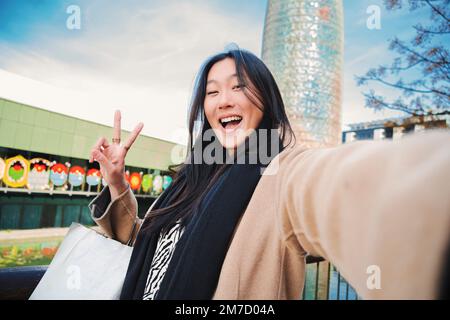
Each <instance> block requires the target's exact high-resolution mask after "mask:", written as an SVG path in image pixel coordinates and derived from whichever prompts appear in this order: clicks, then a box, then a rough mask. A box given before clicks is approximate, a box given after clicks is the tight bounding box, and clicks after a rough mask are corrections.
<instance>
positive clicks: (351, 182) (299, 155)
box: [279, 130, 450, 299]
mask: <svg viewBox="0 0 450 320" xmlns="http://www.w3.org/2000/svg"><path fill="white" fill-rule="evenodd" d="M286 161H287V163H286V166H285V167H284V166H280V170H281V172H280V173H281V177H282V179H281V183H280V186H279V188H280V193H279V197H280V198H279V205H280V212H281V215H282V219H283V224H284V226H285V228H284V229H285V232H291V233H292V234H294V235H295V237H296V238H297V240H298V242H299V243H300V245H301V247H302V248H304V249H305V250H306V251H307V252H309V253H310V254H312V255H316V256H322V257H324V258H325V259H327V260H329V261H330V262H331V263H332V264H333V265H334V266H335V267H336V268H337V269H338V270H339V271H340V272H341V274H342V275H343V277H344V278H345V279H346V280H347V281H348V282H349V284H350V285H351V286H352V287H353V288H355V290H356V291H357V292H358V294H359V295H360V296H361V297H363V298H367V299H405V298H406V299H432V298H436V297H437V296H436V295H437V290H438V287H439V286H440V283H439V281H440V276H441V273H442V265H443V261H444V252H445V250H446V247H447V246H448V244H449V231H450V133H449V132H448V131H440V130H436V131H431V132H425V133H417V134H414V135H411V136H406V137H405V138H403V139H402V140H397V141H388V140H383V141H360V142H353V143H349V144H346V145H342V146H338V147H335V148H323V149H309V150H306V151H304V150H300V148H299V151H298V152H291V153H290V154H289V155H288V157H287V159H286ZM286 230H288V231H286Z"/></svg>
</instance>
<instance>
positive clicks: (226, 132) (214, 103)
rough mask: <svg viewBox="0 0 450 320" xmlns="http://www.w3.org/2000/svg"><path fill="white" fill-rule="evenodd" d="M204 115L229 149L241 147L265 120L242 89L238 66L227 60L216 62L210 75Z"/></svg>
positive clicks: (221, 141)
mask: <svg viewBox="0 0 450 320" xmlns="http://www.w3.org/2000/svg"><path fill="white" fill-rule="evenodd" d="M204 107H205V115H206V118H207V120H208V122H209V124H210V125H211V128H212V129H213V130H214V132H215V134H216V135H217V137H218V138H219V141H220V143H221V144H222V145H223V146H224V148H226V149H230V150H234V149H235V148H236V147H237V146H239V145H240V144H241V143H242V142H243V141H244V140H245V138H246V136H248V135H249V134H250V133H251V132H252V131H253V130H254V129H256V128H257V127H258V125H259V123H260V122H261V120H262V118H263V112H262V111H261V110H260V108H258V107H257V106H256V105H255V104H253V103H252V102H251V101H250V99H248V98H247V96H246V95H245V93H244V88H241V87H240V86H239V81H238V77H237V74H236V64H235V62H234V60H233V59H231V58H226V59H224V60H221V61H219V62H217V63H215V64H214V65H213V66H212V67H211V69H210V70H209V73H208V78H207V85H206V96H205V102H204Z"/></svg>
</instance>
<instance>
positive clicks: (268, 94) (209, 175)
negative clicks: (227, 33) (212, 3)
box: [142, 48, 295, 231]
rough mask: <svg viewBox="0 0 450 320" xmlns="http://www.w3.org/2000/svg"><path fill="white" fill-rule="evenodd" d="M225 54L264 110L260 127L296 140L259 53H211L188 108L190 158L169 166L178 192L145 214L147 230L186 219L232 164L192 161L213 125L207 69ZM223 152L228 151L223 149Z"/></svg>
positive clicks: (286, 142) (250, 96)
mask: <svg viewBox="0 0 450 320" xmlns="http://www.w3.org/2000/svg"><path fill="white" fill-rule="evenodd" d="M226 58H231V59H233V60H234V62H235V64H236V74H237V77H238V81H239V84H240V85H241V86H242V88H243V90H244V93H245V95H246V96H247V98H248V99H249V100H250V101H251V102H252V103H253V104H254V105H255V106H257V107H258V108H260V109H261V110H262V111H263V119H262V121H261V124H260V126H259V128H261V127H264V128H265V129H278V132H279V139H280V143H281V144H282V146H284V147H286V146H288V145H289V144H291V142H292V140H293V139H294V140H295V135H294V133H293V131H292V128H291V126H290V124H289V120H288V118H287V115H286V112H285V108H284V103H283V99H282V97H281V94H280V91H279V89H278V86H277V84H276V82H275V79H274V78H273V76H272V74H271V73H270V71H269V69H268V68H267V67H266V65H265V64H264V63H263V62H262V61H261V60H260V59H259V58H258V57H256V56H255V55H254V54H253V53H251V52H249V51H246V50H242V49H239V48H233V49H230V50H227V51H225V52H222V53H219V54H216V55H214V56H212V57H210V58H209V59H207V60H206V61H205V62H204V64H203V65H202V67H201V68H200V71H199V73H198V75H197V77H196V80H195V85H194V91H193V96H192V99H191V104H190V110H189V141H188V148H187V151H188V155H187V159H186V161H185V162H184V163H182V164H179V165H175V166H171V167H170V170H171V171H172V172H173V174H174V179H173V182H172V185H171V186H170V187H169V188H174V189H175V190H174V191H176V192H175V193H176V194H177V196H176V197H174V198H173V199H171V201H170V204H169V205H168V206H165V207H163V208H159V209H156V210H152V211H151V212H150V214H148V215H147V216H146V219H145V223H144V225H143V227H142V229H143V230H145V231H154V230H160V229H161V228H162V229H161V230H168V229H169V228H170V227H171V226H173V224H174V223H176V222H177V221H182V222H185V221H186V220H187V219H188V218H189V217H190V216H191V214H192V212H193V211H194V208H196V206H198V205H199V203H200V202H201V200H202V199H203V197H204V196H205V194H206V192H207V191H208V190H209V189H210V187H211V186H212V185H214V183H215V182H216V181H217V179H218V178H219V177H220V175H221V174H222V173H223V172H224V171H225V170H226V168H227V167H228V166H229V165H230V164H228V163H213V164H206V163H203V162H201V163H195V162H194V161H193V157H194V154H195V152H196V151H203V150H204V148H205V147H206V145H204V144H203V143H201V142H202V141H201V138H202V136H203V134H204V133H205V132H206V130H209V129H211V125H210V123H209V122H208V120H207V119H206V116H205V111H204V101H205V96H206V83H207V78H208V73H209V71H210V69H211V67H212V66H213V65H214V64H215V63H217V62H219V61H221V60H224V59H226ZM199 123H200V124H201V128H200V134H199V135H198V138H196V137H195V133H194V131H195V130H196V129H198V128H195V126H196V124H199ZM202 154H203V153H202ZM223 154H226V152H225V151H224V153H223ZM167 191H168V190H166V191H165V192H167Z"/></svg>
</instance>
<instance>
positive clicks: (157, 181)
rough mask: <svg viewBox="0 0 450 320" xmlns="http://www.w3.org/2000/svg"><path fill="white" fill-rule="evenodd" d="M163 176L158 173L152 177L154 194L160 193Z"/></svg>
mask: <svg viewBox="0 0 450 320" xmlns="http://www.w3.org/2000/svg"><path fill="white" fill-rule="evenodd" d="M162 185H163V178H162V177H161V176H160V175H157V176H156V177H155V178H154V179H153V191H154V192H155V193H156V194H160V193H161V192H162Z"/></svg>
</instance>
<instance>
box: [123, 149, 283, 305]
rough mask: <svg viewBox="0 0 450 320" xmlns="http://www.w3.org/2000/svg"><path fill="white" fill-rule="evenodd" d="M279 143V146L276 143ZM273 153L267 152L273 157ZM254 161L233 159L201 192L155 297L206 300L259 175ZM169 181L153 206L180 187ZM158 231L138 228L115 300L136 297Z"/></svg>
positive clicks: (162, 204)
mask: <svg viewBox="0 0 450 320" xmlns="http://www.w3.org/2000/svg"><path fill="white" fill-rule="evenodd" d="M280 148H282V145H281V142H280ZM277 153H278V152H276V153H274V154H271V158H273V157H274V156H275V155H276V154H277ZM264 167H265V166H264V165H262V164H260V163H258V164H233V165H230V166H229V168H227V169H226V171H225V172H224V173H223V174H222V175H221V176H220V178H219V179H218V180H217V182H216V183H215V184H214V185H213V186H212V188H211V189H210V190H209V191H208V192H207V194H206V195H205V197H204V199H203V200H202V202H201V203H200V205H199V206H198V208H197V209H196V211H195V212H194V214H193V215H192V219H190V221H189V223H188V224H187V225H186V227H185V228H186V229H185V231H184V233H183V235H182V236H181V238H180V240H179V241H178V243H177V245H176V248H175V251H174V254H173V256H172V259H171V260H170V263H169V266H168V268H167V271H166V274H165V276H164V278H163V280H162V283H161V286H160V289H159V291H158V293H157V295H156V297H155V298H156V299H158V300H159V299H172V300H176V299H180V300H181V299H189V300H191V299H192V300H194V299H211V298H212V297H213V294H214V292H215V289H216V286H217V283H218V279H219V274H220V270H221V268H222V264H223V261H224V259H225V255H226V253H227V251H228V247H229V244H230V242H231V239H232V236H233V232H234V230H235V228H236V225H237V223H238V222H239V220H240V218H241V216H242V214H243V213H244V211H245V209H246V207H247V205H248V203H249V201H250V199H251V197H252V195H253V191H254V190H255V188H256V185H257V184H258V182H259V179H260V177H261V173H262V171H261V170H262V168H264ZM178 189H179V186H177V185H174V184H172V185H171V186H170V187H169V188H168V189H167V190H165V191H164V193H163V194H162V195H161V197H160V198H159V199H158V201H157V203H156V204H155V206H154V208H163V207H165V206H167V205H168V204H169V203H170V201H171V199H173V197H174V195H176V194H177V193H178V192H179V191H180V190H178ZM158 237H159V232H151V233H149V232H139V234H138V237H137V239H136V242H135V246H134V249H133V253H132V256H131V260H130V264H129V266H128V271H127V275H126V278H125V282H124V285H123V288H122V292H121V297H120V298H121V299H139V300H140V299H142V297H143V294H144V290H145V285H146V282H147V278H148V274H149V271H150V266H151V263H152V259H153V255H154V253H155V250H156V245H157V242H158Z"/></svg>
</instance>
